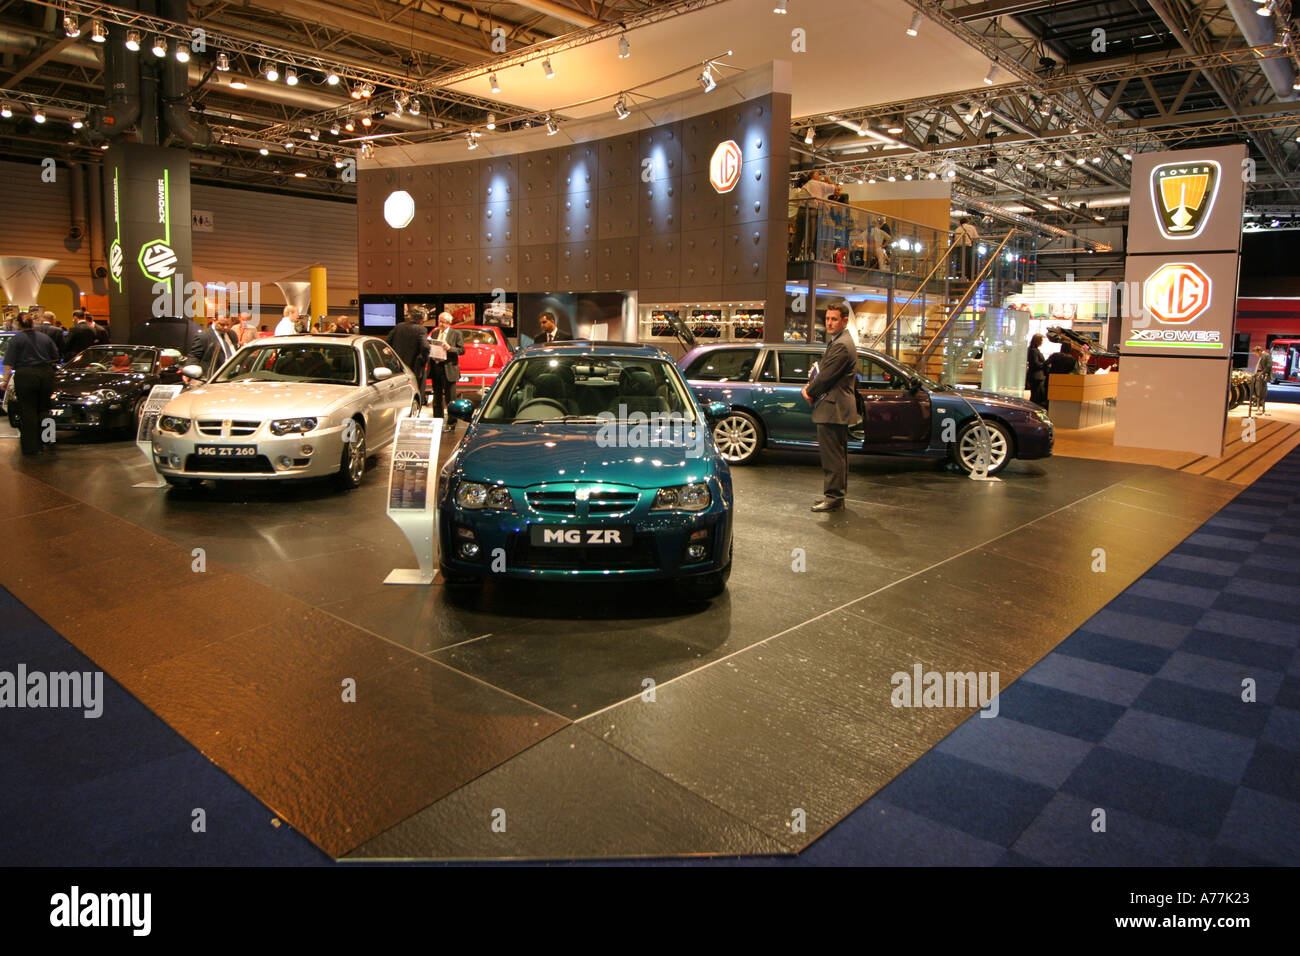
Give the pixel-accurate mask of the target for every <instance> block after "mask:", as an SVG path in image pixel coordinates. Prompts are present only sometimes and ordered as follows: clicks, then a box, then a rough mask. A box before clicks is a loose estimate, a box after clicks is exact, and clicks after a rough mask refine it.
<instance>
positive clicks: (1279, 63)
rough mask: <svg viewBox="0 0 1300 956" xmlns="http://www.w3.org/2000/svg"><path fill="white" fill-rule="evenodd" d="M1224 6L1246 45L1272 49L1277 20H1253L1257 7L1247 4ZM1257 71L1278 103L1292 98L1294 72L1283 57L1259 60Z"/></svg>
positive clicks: (1241, 0)
mask: <svg viewBox="0 0 1300 956" xmlns="http://www.w3.org/2000/svg"><path fill="white" fill-rule="evenodd" d="M1226 3H1227V6H1228V10H1229V11H1230V12H1231V13H1232V19H1234V20H1236V21H1237V29H1238V30H1240V31H1241V35H1242V36H1243V37H1245V38H1246V42H1247V43H1249V44H1250V45H1251V46H1252V47H1256V48H1258V47H1269V46H1272V44H1273V41H1274V40H1275V39H1277V26H1276V22H1277V19H1278V18H1277V17H1261V16H1257V15H1256V11H1257V10H1258V9H1259V7H1258V6H1257V5H1256V4H1253V3H1251V2H1250V0H1226ZM1259 68H1260V69H1261V70H1263V71H1264V76H1265V78H1267V79H1268V84H1269V86H1271V87H1273V93H1274V95H1276V96H1277V98H1278V99H1279V100H1288V101H1289V100H1294V99H1295V98H1296V93H1295V90H1293V89H1291V84H1292V83H1294V82H1295V77H1296V71H1295V67H1294V66H1293V65H1292V63H1291V61H1290V60H1289V59H1288V58H1287V57H1284V56H1275V57H1269V58H1268V59H1266V60H1260V61H1259Z"/></svg>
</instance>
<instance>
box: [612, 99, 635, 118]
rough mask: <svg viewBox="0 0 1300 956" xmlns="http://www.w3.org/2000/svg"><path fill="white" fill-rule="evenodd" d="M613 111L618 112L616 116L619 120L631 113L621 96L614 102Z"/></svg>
mask: <svg viewBox="0 0 1300 956" xmlns="http://www.w3.org/2000/svg"><path fill="white" fill-rule="evenodd" d="M614 112H615V113H617V114H618V118H619V119H621V120H625V119H627V118H628V117H629V116H631V115H632V111H631V110H630V109H628V108H627V104H626V103H624V102H623V97H621V96H620V97H619V98H618V99H617V100H616V101H615V102H614Z"/></svg>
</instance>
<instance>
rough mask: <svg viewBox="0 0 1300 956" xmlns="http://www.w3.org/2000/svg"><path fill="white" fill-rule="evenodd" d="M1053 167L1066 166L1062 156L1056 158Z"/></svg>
mask: <svg viewBox="0 0 1300 956" xmlns="http://www.w3.org/2000/svg"><path fill="white" fill-rule="evenodd" d="M1052 165H1053V166H1064V165H1065V160H1063V159H1062V158H1061V157H1060V156H1057V157H1055V158H1054V159H1053V160H1052Z"/></svg>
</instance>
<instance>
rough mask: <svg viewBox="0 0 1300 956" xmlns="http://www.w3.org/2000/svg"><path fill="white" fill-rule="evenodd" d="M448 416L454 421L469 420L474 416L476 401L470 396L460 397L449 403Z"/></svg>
mask: <svg viewBox="0 0 1300 956" xmlns="http://www.w3.org/2000/svg"><path fill="white" fill-rule="evenodd" d="M447 417H448V418H449V419H451V420H452V421H453V422H457V421H460V422H467V421H469V420H470V419H471V418H473V417H474V403H473V402H471V401H470V400H469V399H468V398H458V399H456V400H454V401H451V402H448V403H447Z"/></svg>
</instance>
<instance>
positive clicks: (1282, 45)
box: [1273, 30, 1291, 50]
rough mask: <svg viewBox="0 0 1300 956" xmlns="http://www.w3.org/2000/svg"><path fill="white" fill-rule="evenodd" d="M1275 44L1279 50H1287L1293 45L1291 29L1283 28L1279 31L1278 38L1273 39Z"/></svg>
mask: <svg viewBox="0 0 1300 956" xmlns="http://www.w3.org/2000/svg"><path fill="white" fill-rule="evenodd" d="M1273 45H1274V46H1275V47H1277V48H1278V49H1279V50H1285V49H1286V48H1287V47H1288V46H1290V45H1291V31H1290V30H1283V31H1282V32H1281V33H1279V34H1278V35H1277V38H1276V39H1274V40H1273Z"/></svg>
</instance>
